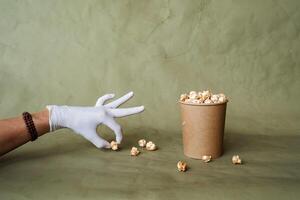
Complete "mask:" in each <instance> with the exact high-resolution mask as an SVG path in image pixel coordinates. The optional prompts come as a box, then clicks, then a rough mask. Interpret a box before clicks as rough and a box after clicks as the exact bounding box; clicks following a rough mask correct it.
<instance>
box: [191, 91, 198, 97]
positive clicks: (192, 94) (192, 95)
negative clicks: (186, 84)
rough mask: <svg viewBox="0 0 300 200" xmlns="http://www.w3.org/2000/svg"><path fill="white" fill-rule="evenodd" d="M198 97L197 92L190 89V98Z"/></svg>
mask: <svg viewBox="0 0 300 200" xmlns="http://www.w3.org/2000/svg"><path fill="white" fill-rule="evenodd" d="M197 97H198V95H197V92H195V91H190V94H189V98H190V99H197Z"/></svg>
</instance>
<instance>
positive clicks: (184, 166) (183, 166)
mask: <svg viewBox="0 0 300 200" xmlns="http://www.w3.org/2000/svg"><path fill="white" fill-rule="evenodd" d="M177 169H178V171H180V172H185V171H186V170H187V164H186V163H185V162H183V161H179V162H178V163H177Z"/></svg>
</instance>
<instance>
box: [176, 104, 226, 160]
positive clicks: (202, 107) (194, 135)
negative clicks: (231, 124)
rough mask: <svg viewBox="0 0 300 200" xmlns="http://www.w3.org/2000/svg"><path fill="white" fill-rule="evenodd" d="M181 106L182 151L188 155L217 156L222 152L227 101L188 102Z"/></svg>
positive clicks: (197, 157)
mask: <svg viewBox="0 0 300 200" xmlns="http://www.w3.org/2000/svg"><path fill="white" fill-rule="evenodd" d="M179 103H180V107H181V119H182V135H183V151H184V154H185V155H186V156H188V157H191V158H195V159H201V158H202V156H204V155H207V156H212V158H218V157H220V156H221V155H222V153H223V137H224V127H225V117H226V106H227V102H224V103H213V104H190V103H184V102H181V101H180V102H179Z"/></svg>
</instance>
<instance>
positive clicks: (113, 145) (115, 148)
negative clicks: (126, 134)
mask: <svg viewBox="0 0 300 200" xmlns="http://www.w3.org/2000/svg"><path fill="white" fill-rule="evenodd" d="M110 147H111V149H112V150H114V151H116V150H118V149H119V147H118V143H117V142H115V141H111V143H110Z"/></svg>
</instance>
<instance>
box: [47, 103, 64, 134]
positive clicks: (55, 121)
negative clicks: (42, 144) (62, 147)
mask: <svg viewBox="0 0 300 200" xmlns="http://www.w3.org/2000/svg"><path fill="white" fill-rule="evenodd" d="M46 108H47V109H48V111H49V127H50V132H52V131H56V130H58V129H61V128H63V127H62V126H60V125H59V120H60V118H61V116H60V114H59V109H58V106H55V105H47V106H46Z"/></svg>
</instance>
